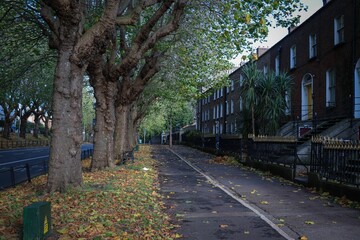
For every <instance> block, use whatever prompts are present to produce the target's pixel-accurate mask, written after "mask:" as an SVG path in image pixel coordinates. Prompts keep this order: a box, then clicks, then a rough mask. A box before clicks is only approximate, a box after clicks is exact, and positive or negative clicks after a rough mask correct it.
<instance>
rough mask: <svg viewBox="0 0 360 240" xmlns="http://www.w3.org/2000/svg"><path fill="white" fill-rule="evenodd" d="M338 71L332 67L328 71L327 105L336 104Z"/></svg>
mask: <svg viewBox="0 0 360 240" xmlns="http://www.w3.org/2000/svg"><path fill="white" fill-rule="evenodd" d="M335 97H336V72H335V69H333V68H330V69H328V70H327V71H326V107H335V106H336V98H335Z"/></svg>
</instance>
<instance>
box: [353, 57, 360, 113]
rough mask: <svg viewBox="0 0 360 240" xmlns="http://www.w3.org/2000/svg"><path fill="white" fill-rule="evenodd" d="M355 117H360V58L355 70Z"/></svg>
mask: <svg viewBox="0 0 360 240" xmlns="http://www.w3.org/2000/svg"><path fill="white" fill-rule="evenodd" d="M354 117H355V118H360V58H359V60H358V61H357V63H356V65H355V71H354Z"/></svg>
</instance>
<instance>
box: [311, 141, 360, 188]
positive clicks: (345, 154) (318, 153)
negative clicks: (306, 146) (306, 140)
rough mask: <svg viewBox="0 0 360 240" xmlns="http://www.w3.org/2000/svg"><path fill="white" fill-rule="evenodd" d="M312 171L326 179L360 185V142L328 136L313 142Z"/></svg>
mask: <svg viewBox="0 0 360 240" xmlns="http://www.w3.org/2000/svg"><path fill="white" fill-rule="evenodd" d="M310 171H311V172H313V173H317V174H319V175H320V177H322V178H325V179H326V180H333V181H337V182H340V183H347V184H351V185H355V186H357V187H359V186H360V143H359V142H358V141H349V140H341V139H332V138H326V137H315V138H313V139H312V142H311V167H310Z"/></svg>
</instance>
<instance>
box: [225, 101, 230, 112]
mask: <svg viewBox="0 0 360 240" xmlns="http://www.w3.org/2000/svg"><path fill="white" fill-rule="evenodd" d="M225 108H226V115H229V102H228V101H225Z"/></svg>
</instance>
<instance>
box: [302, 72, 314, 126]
mask: <svg viewBox="0 0 360 240" xmlns="http://www.w3.org/2000/svg"><path fill="white" fill-rule="evenodd" d="M313 84H314V75H312V74H311V73H306V74H305V75H304V76H303V78H302V81H301V120H309V119H312V117H313V116H312V115H313V107H314V103H313V93H314V90H313Z"/></svg>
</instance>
